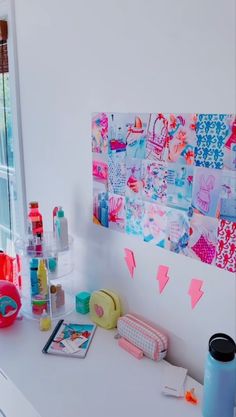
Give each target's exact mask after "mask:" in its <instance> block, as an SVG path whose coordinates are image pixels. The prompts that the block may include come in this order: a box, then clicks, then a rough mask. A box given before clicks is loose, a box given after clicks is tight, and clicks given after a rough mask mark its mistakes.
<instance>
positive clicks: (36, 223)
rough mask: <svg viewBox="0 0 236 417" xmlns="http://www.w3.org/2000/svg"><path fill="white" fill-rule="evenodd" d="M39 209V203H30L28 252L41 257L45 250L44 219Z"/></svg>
mask: <svg viewBox="0 0 236 417" xmlns="http://www.w3.org/2000/svg"><path fill="white" fill-rule="evenodd" d="M38 207H39V205H38V202H37V201H32V202H30V203H29V213H28V247H27V251H28V253H29V254H34V255H36V254H37V256H40V255H41V254H42V250H43V247H42V237H43V217H42V214H41V213H40V211H39V208H38Z"/></svg>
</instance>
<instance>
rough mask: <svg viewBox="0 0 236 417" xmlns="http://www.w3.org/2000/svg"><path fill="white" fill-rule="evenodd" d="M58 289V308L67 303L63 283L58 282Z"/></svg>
mask: <svg viewBox="0 0 236 417" xmlns="http://www.w3.org/2000/svg"><path fill="white" fill-rule="evenodd" d="M56 289H57V292H56V306H57V308H60V307H63V306H64V305H65V292H64V290H63V288H62V285H61V284H57V286H56Z"/></svg>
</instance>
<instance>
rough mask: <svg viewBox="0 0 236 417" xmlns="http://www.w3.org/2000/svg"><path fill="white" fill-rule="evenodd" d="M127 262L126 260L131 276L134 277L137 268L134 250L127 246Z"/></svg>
mask: <svg viewBox="0 0 236 417" xmlns="http://www.w3.org/2000/svg"><path fill="white" fill-rule="evenodd" d="M125 262H126V265H127V266H128V270H129V273H130V275H131V278H133V277H134V271H135V268H136V262H135V257H134V253H133V251H132V250H130V249H127V248H125Z"/></svg>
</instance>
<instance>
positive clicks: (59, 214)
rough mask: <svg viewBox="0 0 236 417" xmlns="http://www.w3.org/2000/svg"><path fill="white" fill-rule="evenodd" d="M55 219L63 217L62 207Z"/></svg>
mask: <svg viewBox="0 0 236 417" xmlns="http://www.w3.org/2000/svg"><path fill="white" fill-rule="evenodd" d="M57 217H64V211H63V209H62V207H59V208H58V212H57Z"/></svg>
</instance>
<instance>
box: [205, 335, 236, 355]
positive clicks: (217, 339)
mask: <svg viewBox="0 0 236 417" xmlns="http://www.w3.org/2000/svg"><path fill="white" fill-rule="evenodd" d="M235 351H236V345H235V342H234V340H233V339H232V338H231V337H230V336H228V335H227V334H224V333H216V334H214V335H213V336H212V337H211V338H210V340H209V352H210V354H211V356H212V357H213V358H214V359H216V360H218V361H220V362H230V361H232V360H233V359H234V357H235Z"/></svg>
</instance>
